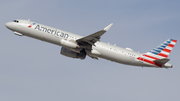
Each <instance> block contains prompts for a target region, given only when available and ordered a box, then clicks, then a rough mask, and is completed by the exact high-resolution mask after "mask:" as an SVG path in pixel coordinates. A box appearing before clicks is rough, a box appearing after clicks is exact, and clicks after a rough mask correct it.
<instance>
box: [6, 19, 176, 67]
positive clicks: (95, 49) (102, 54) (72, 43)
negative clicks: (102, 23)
mask: <svg viewBox="0 0 180 101" xmlns="http://www.w3.org/2000/svg"><path fill="white" fill-rule="evenodd" d="M112 25H113V24H110V25H108V26H107V27H105V28H104V29H102V30H100V31H98V32H95V33H93V34H91V35H88V36H85V37H83V36H80V35H77V34H73V33H70V32H67V31H63V30H60V29H57V28H52V27H49V26H46V25H43V24H40V23H36V22H33V21H30V20H20V19H18V20H14V21H12V22H8V23H6V27H7V28H8V29H10V30H11V31H13V32H14V34H16V35H19V36H28V37H32V38H35V39H39V40H42V41H46V42H49V43H52V44H56V45H59V46H62V48H61V51H60V53H61V54H62V55H64V56H67V57H71V58H77V59H82V60H83V59H85V58H86V55H88V56H90V57H91V58H93V59H98V58H103V59H107V60H110V61H114V62H117V63H121V64H126V65H132V66H141V67H155V68H172V65H171V64H170V63H168V61H169V60H170V59H168V58H167V57H168V55H169V53H170V52H171V50H172V49H173V47H174V45H175V44H176V42H177V40H174V39H168V40H166V41H165V42H164V43H162V44H161V45H159V46H157V47H155V48H154V49H152V50H151V51H149V52H147V53H139V52H135V51H133V50H132V49H130V48H121V47H118V46H116V45H110V44H108V43H104V42H101V41H100V38H101V36H102V35H103V34H104V33H105V32H106V31H108V29H109V28H110V27H111V26H112Z"/></svg>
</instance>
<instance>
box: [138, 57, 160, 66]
mask: <svg viewBox="0 0 180 101" xmlns="http://www.w3.org/2000/svg"><path fill="white" fill-rule="evenodd" d="M137 59H138V60H141V61H144V62H147V63H150V64H153V65H156V66H159V67H162V64H157V63H155V62H154V61H151V60H148V59H144V58H141V57H138V58H137Z"/></svg>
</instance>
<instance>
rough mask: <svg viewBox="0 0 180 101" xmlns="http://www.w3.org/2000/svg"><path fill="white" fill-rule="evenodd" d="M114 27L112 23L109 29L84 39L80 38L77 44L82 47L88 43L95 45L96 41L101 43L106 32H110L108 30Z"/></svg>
mask: <svg viewBox="0 0 180 101" xmlns="http://www.w3.org/2000/svg"><path fill="white" fill-rule="evenodd" d="M112 25H113V23H111V24H110V25H108V26H107V27H105V28H104V29H103V30H100V31H98V32H96V33H93V34H91V35H89V36H86V37H83V38H80V39H78V40H76V42H78V43H80V44H81V45H84V44H85V45H86V44H87V43H88V44H90V45H94V43H95V42H96V41H99V39H100V38H101V36H102V35H103V34H104V33H105V32H106V31H108V29H109V28H110V27H111V26H112Z"/></svg>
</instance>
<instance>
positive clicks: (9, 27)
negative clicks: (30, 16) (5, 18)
mask: <svg viewBox="0 0 180 101" xmlns="http://www.w3.org/2000/svg"><path fill="white" fill-rule="evenodd" d="M5 26H6V27H7V28H8V29H10V30H12V31H14V30H16V23H14V22H8V23H6V24H5Z"/></svg>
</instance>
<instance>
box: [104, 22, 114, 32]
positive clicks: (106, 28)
mask: <svg viewBox="0 0 180 101" xmlns="http://www.w3.org/2000/svg"><path fill="white" fill-rule="evenodd" d="M112 25H113V23H111V24H109V25H108V26H107V27H105V28H104V30H105V31H108V30H109V28H110V27H111V26H112Z"/></svg>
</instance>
